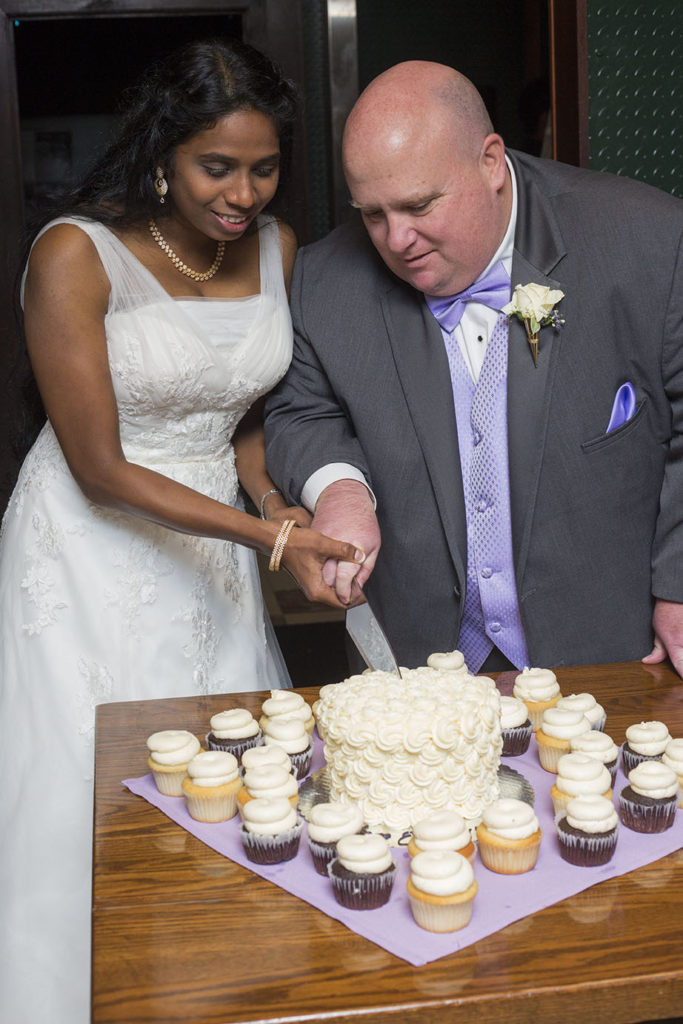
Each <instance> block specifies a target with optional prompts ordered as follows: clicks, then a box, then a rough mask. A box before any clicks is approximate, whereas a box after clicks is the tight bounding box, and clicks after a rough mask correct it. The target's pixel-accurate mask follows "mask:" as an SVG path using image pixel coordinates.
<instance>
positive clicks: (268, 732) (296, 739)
mask: <svg viewBox="0 0 683 1024" xmlns="http://www.w3.org/2000/svg"><path fill="white" fill-rule="evenodd" d="M264 733H265V741H266V746H270V745H271V744H272V745H275V746H278V747H282V749H283V750H284V752H285V753H286V754H288V755H289V759H290V761H291V762H292V767H293V768H294V770H295V772H296V777H297V779H303V778H304V776H306V775H308V773H309V771H310V770H311V761H312V759H313V742H312V740H311V737H310V735H309V733H308V732H306V727H305V726H304V723H303V722H302V721H301V719H300V718H286V717H285V716H284V715H280V716H279V717H277V718H269V719H268V720H267V721H266V723H265V726H264Z"/></svg>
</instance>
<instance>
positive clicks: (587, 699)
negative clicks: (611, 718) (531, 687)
mask: <svg viewBox="0 0 683 1024" xmlns="http://www.w3.org/2000/svg"><path fill="white" fill-rule="evenodd" d="M557 707H558V708H569V710H570V711H581V712H582V714H584V715H585V716H586V718H587V719H588V721H589V722H590V725H591V729H597V730H598V731H599V732H602V730H603V729H604V728H605V722H606V721H607V716H606V715H605V709H604V708H603V706H602V704H598V702H597V701H596V699H595V697H594V696H593V694H592V693H570V694H568V695H567V696H566V697H560V699H559V700H558V702H557Z"/></svg>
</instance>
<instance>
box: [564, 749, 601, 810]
mask: <svg viewBox="0 0 683 1024" xmlns="http://www.w3.org/2000/svg"><path fill="white" fill-rule="evenodd" d="M611 785H612V777H611V775H610V773H609V769H608V768H607V767H606V765H604V764H602V762H601V761H598V760H597V759H596V758H594V757H591V755H590V754H582V753H580V752H578V751H576V752H573V753H570V754H563V755H562V757H561V758H560V760H559V761H558V764H557V777H556V778H555V782H554V783H553V786H552V789H551V790H550V796H551V799H552V801H553V808H554V810H555V814H556V815H559V814H564V813H565V811H566V810H567V805H568V804H569V801H570V800H572V799H573V798H574V797H577V796H602V797H604V798H605V799H606V800H611V799H612V789H611Z"/></svg>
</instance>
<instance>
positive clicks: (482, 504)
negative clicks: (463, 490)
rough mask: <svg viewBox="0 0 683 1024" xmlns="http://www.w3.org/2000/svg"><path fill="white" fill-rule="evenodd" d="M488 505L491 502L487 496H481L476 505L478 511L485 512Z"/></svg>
mask: <svg viewBox="0 0 683 1024" xmlns="http://www.w3.org/2000/svg"><path fill="white" fill-rule="evenodd" d="M488 507H489V503H488V501H487V500H486V498H480V499H479V501H478V502H477V504H476V506H475V508H476V510H477V512H485V511H486V509H487V508H488Z"/></svg>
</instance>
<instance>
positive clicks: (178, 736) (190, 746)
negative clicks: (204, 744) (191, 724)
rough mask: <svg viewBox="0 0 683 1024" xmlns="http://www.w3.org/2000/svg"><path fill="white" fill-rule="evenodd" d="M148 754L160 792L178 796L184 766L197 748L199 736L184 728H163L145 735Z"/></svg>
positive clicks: (184, 773)
mask: <svg viewBox="0 0 683 1024" xmlns="http://www.w3.org/2000/svg"><path fill="white" fill-rule="evenodd" d="M147 749H148V750H149V757H148V758H147V765H148V767H149V768H151V769H152V774H153V775H154V781H155V783H156V787H157V789H158V790H159V792H160V793H163V795H164V796H182V795H183V779H184V778H185V775H186V773H187V766H188V764H189V763H190V761H191V760H192V758H193V757H194V755H195V754H198V753H199V751H200V750H201V747H200V745H199V740H198V739H197V737H196V736H193V735H192V733H191V732H187V731H186V730H185V729H163V730H161V732H153V733H152V735H151V736H149V737H148V739H147Z"/></svg>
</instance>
